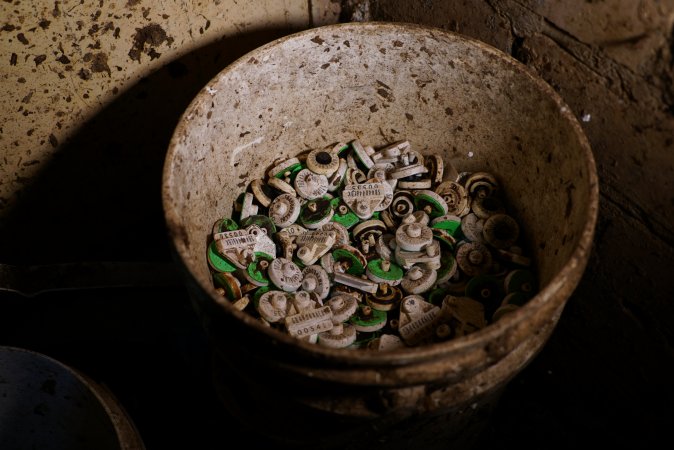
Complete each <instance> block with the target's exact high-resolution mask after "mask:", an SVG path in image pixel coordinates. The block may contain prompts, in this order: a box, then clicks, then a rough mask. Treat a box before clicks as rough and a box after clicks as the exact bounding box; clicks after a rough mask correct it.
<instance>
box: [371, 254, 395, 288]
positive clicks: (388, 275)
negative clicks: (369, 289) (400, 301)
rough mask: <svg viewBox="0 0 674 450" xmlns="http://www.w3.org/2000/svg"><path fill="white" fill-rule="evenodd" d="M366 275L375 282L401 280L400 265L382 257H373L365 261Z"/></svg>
mask: <svg viewBox="0 0 674 450" xmlns="http://www.w3.org/2000/svg"><path fill="white" fill-rule="evenodd" d="M366 273H367V277H368V278H369V279H370V280H372V281H374V282H375V283H389V284H393V283H391V282H396V281H399V280H402V278H403V275H404V273H403V269H402V267H400V266H398V265H397V264H394V263H392V262H390V261H385V260H383V259H373V260H372V261H370V262H369V263H367V270H366Z"/></svg>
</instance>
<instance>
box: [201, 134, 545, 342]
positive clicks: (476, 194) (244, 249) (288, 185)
mask: <svg viewBox="0 0 674 450" xmlns="http://www.w3.org/2000/svg"><path fill="white" fill-rule="evenodd" d="M501 192H502V190H501V188H500V185H499V182H498V181H497V179H496V177H495V176H494V175H492V174H490V173H487V172H472V173H469V172H458V171H457V170H456V169H455V168H454V167H453V166H452V165H451V163H449V162H448V161H443V159H442V158H441V157H440V156H439V155H436V154H431V155H422V154H421V153H419V152H417V151H415V150H413V149H412V146H411V144H410V143H409V142H408V141H398V142H395V143H392V144H390V145H386V146H384V147H381V148H378V149H375V148H373V147H370V146H365V145H363V144H362V143H361V142H360V141H359V140H357V139H356V140H353V141H351V142H348V143H338V144H336V145H331V146H329V147H326V148H320V149H314V150H311V151H309V152H304V153H302V154H300V155H298V156H296V157H293V158H289V159H285V160H279V161H276V162H275V164H273V166H272V167H271V168H270V169H269V170H268V171H267V173H266V177H265V178H264V179H256V180H253V181H252V182H251V183H250V184H249V186H248V188H247V189H246V191H245V192H243V193H242V194H241V195H240V196H239V197H238V198H237V201H236V202H235V205H234V207H233V214H232V216H231V217H224V218H220V219H218V220H216V221H215V223H214V226H213V230H212V234H211V239H210V241H209V245H208V251H207V259H208V264H209V266H210V268H211V272H212V275H213V283H214V286H215V288H216V291H217V292H218V294H219V295H221V296H222V297H223V298H226V299H228V300H229V301H231V302H232V304H233V305H234V307H235V308H238V309H240V310H243V311H246V312H248V313H250V314H253V315H255V316H256V317H258V318H259V320H260V321H262V322H263V323H264V324H265V325H267V326H269V327H273V328H277V329H279V330H281V331H283V332H285V333H288V334H290V335H291V336H293V337H295V338H297V339H300V340H304V341H307V342H310V343H317V344H318V345H322V346H326V347H331V348H362V349H369V350H378V351H385V350H393V349H396V348H402V347H407V346H417V345H423V344H429V343H434V342H440V341H446V340H448V339H453V338H457V337H460V336H464V335H466V334H470V333H473V332H475V331H477V330H480V329H482V328H484V327H485V326H487V325H488V324H490V323H492V322H494V321H497V320H499V319H500V318H501V317H503V316H504V315H506V314H509V313H511V312H513V311H515V310H517V309H518V308H520V307H521V306H523V305H524V304H525V303H526V302H527V301H528V300H529V299H531V298H532V297H533V296H534V295H535V294H536V293H537V290H538V286H537V279H536V275H535V273H534V272H533V269H532V261H531V259H530V258H529V257H527V256H526V255H525V254H524V251H523V244H522V242H521V236H522V233H521V229H520V225H519V224H518V222H517V221H516V220H515V219H514V218H513V216H512V215H510V214H509V212H508V210H507V207H506V204H505V202H504V200H503V198H502V196H501Z"/></svg>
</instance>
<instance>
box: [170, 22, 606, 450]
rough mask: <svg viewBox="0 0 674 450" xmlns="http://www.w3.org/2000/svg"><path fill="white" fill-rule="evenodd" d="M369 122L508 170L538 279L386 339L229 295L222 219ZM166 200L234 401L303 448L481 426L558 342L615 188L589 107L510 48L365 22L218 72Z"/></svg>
mask: <svg viewBox="0 0 674 450" xmlns="http://www.w3.org/2000/svg"><path fill="white" fill-rule="evenodd" d="M354 138H358V139H360V140H361V141H362V142H366V143H368V144H370V145H373V146H375V147H377V146H382V145H384V144H387V143H390V142H393V141H397V140H400V139H407V140H409V141H410V142H411V144H412V147H413V148H414V149H416V150H418V151H421V152H422V153H435V152H439V153H442V154H443V156H444V157H445V158H446V159H448V160H450V161H451V162H452V163H453V165H454V166H455V167H457V168H458V169H459V170H463V171H478V170H486V171H490V172H492V173H494V174H495V175H497V177H498V178H499V179H500V180H501V181H502V185H503V186H504V189H505V197H506V199H507V202H508V204H509V205H510V206H511V207H512V208H513V210H514V211H516V212H517V217H518V218H519V220H520V221H521V223H522V224H523V227H524V228H525V231H526V240H527V241H528V242H529V244H530V249H531V254H532V255H533V259H534V261H535V266H536V270H537V273H538V276H539V280H540V286H541V289H540V291H539V293H538V295H536V296H535V297H534V298H533V299H532V300H530V301H529V303H528V304H527V305H526V306H524V307H522V308H520V309H519V310H517V311H516V312H514V313H512V314H508V315H507V316H505V317H503V318H502V320H499V321H498V322H496V323H494V324H492V325H490V326H488V327H487V328H485V329H483V330H481V331H479V332H477V333H474V334H471V335H468V336H465V337H462V338H458V339H454V340H451V341H448V342H445V343H441V344H434V345H429V346H424V347H416V348H407V349H403V350H398V351H393V352H379V353H375V352H364V351H357V350H349V349H328V348H324V347H320V346H317V345H312V344H308V343H304V342H299V341H298V340H296V339H294V338H292V337H290V336H287V335H285V334H282V333H280V332H277V331H275V330H272V329H269V328H266V327H264V326H263V325H262V324H261V323H259V322H258V321H257V320H255V319H254V318H253V317H252V316H251V315H249V314H247V313H245V312H240V311H238V310H236V309H235V308H233V307H229V305H225V306H220V305H219V304H218V303H216V301H215V299H216V297H217V294H216V292H215V290H214V288H213V284H212V280H211V275H210V273H209V268H208V264H207V260H206V257H205V255H206V245H207V239H208V235H209V233H210V230H211V228H212V225H213V222H214V221H215V219H217V218H219V217H223V216H226V215H228V214H229V213H230V211H231V208H232V205H233V203H234V200H235V198H236V197H237V195H238V194H239V193H240V192H241V191H242V189H243V187H244V186H246V185H247V184H248V183H249V182H250V181H251V180H252V179H254V178H260V177H263V176H264V173H265V170H266V169H267V168H268V167H269V166H270V165H271V164H272V162H273V161H274V160H275V159H277V158H279V157H284V156H287V157H290V156H294V155H296V154H297V153H299V152H300V151H302V150H306V149H311V148H316V147H322V146H325V145H328V144H330V143H333V142H336V141H349V140H351V139H354ZM163 205H164V210H165V218H166V224H167V228H168V231H169V233H170V238H171V241H172V244H173V246H174V250H175V257H176V261H177V262H178V263H179V265H180V266H181V267H182V268H183V269H184V274H185V279H186V283H187V285H188V288H189V292H190V295H191V297H192V300H193V303H194V307H195V309H196V311H197V312H198V314H199V316H200V317H201V319H202V323H203V324H204V327H205V329H206V330H207V331H208V333H209V335H210V337H211V339H212V342H213V345H214V348H215V349H216V358H215V361H216V366H217V367H218V368H219V370H218V371H217V375H216V385H218V387H219V389H220V391H221V393H222V398H223V399H224V400H225V403H226V404H227V405H228V407H229V408H230V409H231V411H233V412H234V413H235V414H236V415H237V417H239V418H241V419H242V422H243V423H245V424H248V425H250V428H251V429H253V430H255V431H256V433H258V435H259V436H270V437H274V438H278V441H279V442H287V443H290V444H291V445H293V446H295V447H297V446H302V445H303V444H306V445H307V447H312V446H313V447H315V446H318V445H319V444H320V445H322V446H328V447H330V446H335V447H338V446H344V445H346V444H347V443H348V446H350V447H360V446H362V447H370V448H372V447H376V446H377V443H379V442H380V441H383V440H386V441H387V443H386V448H398V447H400V448H404V447H405V446H406V444H407V442H408V440H413V441H414V442H415V443H416V444H419V443H421V442H424V439H425V438H428V439H427V444H425V445H430V444H428V443H432V442H435V443H438V442H440V443H441V444H442V445H443V446H445V445H447V443H453V444H455V445H459V444H461V443H463V442H464V441H468V440H469V439H467V438H466V437H467V436H468V434H469V431H468V430H470V427H471V424H474V423H475V422H476V419H479V418H480V417H484V415H482V414H481V413H480V412H481V411H488V410H489V408H490V407H491V406H492V405H493V404H494V401H495V400H496V399H497V398H498V394H499V393H500V392H501V390H502V388H503V387H504V386H505V385H506V384H507V383H508V381H510V380H511V379H512V378H513V377H514V376H515V375H516V374H517V373H518V372H520V371H521V370H522V369H523V368H524V367H525V366H526V365H527V364H528V363H529V362H530V361H531V359H532V358H533V357H534V356H535V355H536V354H537V352H539V351H540V349H541V348H542V347H543V346H544V344H545V342H546V341H547V339H548V338H549V336H550V334H551V333H552V331H553V329H554V328H555V326H556V324H557V322H558V319H559V317H560V314H561V313H562V310H563V308H564V305H565V303H566V301H567V299H568V298H569V296H570V295H571V294H572V292H573V291H574V289H575V288H576V286H577V284H578V281H579V279H580V277H581V276H582V273H583V271H584V269H585V267H586V263H587V259H588V254H589V251H590V246H591V243H592V239H593V234H594V229H595V222H596V217H597V207H598V187H597V176H596V170H595V165H594V160H593V156H592V152H591V149H590V147H589V144H588V141H587V139H586V137H585V136H584V134H583V131H582V129H581V127H580V125H579V123H578V121H577V120H576V118H575V117H574V115H573V114H572V112H571V111H570V110H569V108H568V107H567V106H566V105H565V103H564V102H563V101H562V99H561V98H560V97H559V96H558V95H557V94H556V93H555V92H554V91H553V89H552V88H550V86H549V85H547V84H546V83H545V82H544V81H542V80H541V79H540V78H538V77H537V76H536V75H535V74H533V73H532V72H531V71H530V70H528V69H527V68H526V67H525V66H523V65H522V64H520V63H518V62H517V61H516V60H514V59H513V58H511V57H510V56H508V55H506V54H504V53H502V52H500V51H498V50H496V49H494V48H492V47H490V46H488V45H486V44H484V43H481V42H479V41H476V40H473V39H470V38H466V37H464V36H462V35H459V34H455V33H451V32H447V31H443V30H439V29H434V28H428V27H423V26H417V25H411V24H401V23H350V24H339V25H331V26H325V27H320V28H314V29H311V30H308V31H304V32H300V33H297V34H293V35H290V36H287V37H284V38H282V39H279V40H276V41H273V42H271V43H269V44H267V45H265V46H263V47H261V48H259V49H256V50H254V51H252V52H251V53H249V54H247V55H245V56H244V57H242V58H241V59H239V60H237V61H236V62H234V63H233V64H231V65H230V66H228V67H227V68H225V69H224V70H223V71H222V72H220V73H219V74H218V75H217V76H216V77H215V78H213V79H212V80H211V82H210V83H208V85H207V86H205V87H204V89H203V90H202V91H201V92H200V93H199V94H198V95H197V97H196V98H195V99H194V101H193V102H192V103H191V105H190V106H189V108H188V109H187V110H186V112H185V113H184V115H183V116H182V118H181V120H180V123H179V124H178V126H177V128H176V129H175V132H174V135H173V138H172V141H171V143H170V148H169V151H168V154H167V157H166V162H165V168H164V178H163ZM478 413H479V414H478Z"/></svg>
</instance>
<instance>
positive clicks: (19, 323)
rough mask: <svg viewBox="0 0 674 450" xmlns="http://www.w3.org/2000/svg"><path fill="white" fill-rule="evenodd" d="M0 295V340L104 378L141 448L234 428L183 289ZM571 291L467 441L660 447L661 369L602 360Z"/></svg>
mask: <svg viewBox="0 0 674 450" xmlns="http://www.w3.org/2000/svg"><path fill="white" fill-rule="evenodd" d="M0 301H1V305H2V309H1V311H0V342H2V343H3V344H4V345H10V346H17V347H22V348H28V349H31V350H35V351H38V352H42V353H45V354H47V355H49V356H52V357H54V358H56V359H58V360H60V361H62V362H64V363H66V364H69V365H71V366H73V367H75V368H77V369H79V370H81V371H83V372H84V373H85V374H88V375H90V376H91V377H92V378H93V379H94V380H96V381H99V382H101V383H103V384H104V385H106V386H107V387H109V388H110V389H111V390H112V392H113V393H114V394H115V395H116V396H117V398H118V399H119V401H120V402H121V404H122V405H123V406H124V407H125V408H126V409H127V411H128V413H129V415H130V417H131V418H132V420H133V421H134V422H135V424H136V426H137V427H138V430H139V433H140V435H141V437H142V439H143V440H144V442H145V445H146V446H147V449H148V450H158V449H164V448H169V447H170V448H192V449H204V450H210V449H219V448H229V447H230V445H229V444H228V443H227V440H228V439H231V438H233V436H235V435H236V433H237V430H238V427H236V426H234V425H233V424H234V422H233V420H232V419H231V418H230V417H228V416H227V413H226V412H225V411H224V408H223V407H222V405H221V404H220V403H219V401H218V400H217V396H216V395H215V392H214V390H213V386H212V383H211V379H210V374H211V372H210V367H211V366H210V352H209V345H208V342H207V340H206V338H205V336H204V335H203V334H202V331H201V328H200V326H199V324H198V323H197V321H196V317H195V314H194V312H193V310H192V308H191V304H190V303H189V301H188V299H187V294H186V292H185V291H183V290H182V289H180V288H173V287H172V288H119V289H103V290H89V291H72V292H56V293H48V294H43V295H40V296H38V297H36V298H33V299H27V298H23V297H19V296H16V295H10V294H3V295H2V296H0ZM580 301H581V300H580V299H576V298H574V299H572V301H571V304H570V305H569V308H567V310H566V311H565V313H564V314H563V316H562V319H561V321H560V323H559V326H558V327H557V329H556V331H555V333H554V334H553V336H552V338H551V340H550V341H549V343H548V344H547V345H546V346H545V348H544V349H543V351H542V353H541V354H540V355H539V356H538V357H537V358H536V359H535V360H534V361H533V362H532V363H531V364H530V366H529V367H527V368H526V369H525V370H524V371H523V372H522V373H521V374H520V375H519V376H517V377H516V378H515V379H514V380H513V381H512V382H511V384H510V385H509V386H508V387H507V388H506V390H505V392H504V394H503V396H502V398H501V400H500V402H499V403H498V406H497V408H496V410H495V412H494V414H493V417H492V419H491V421H490V422H489V425H488V426H487V429H486V430H485V431H484V432H483V433H482V435H481V438H480V441H479V443H478V445H477V449H491V448H495V447H501V448H504V447H505V448H559V449H572V448H579V447H581V446H583V445H585V444H587V443H588V442H590V443H592V442H594V443H596V444H601V445H602V447H605V448H618V449H619V448H660V445H659V444H658V443H659V442H662V440H663V439H665V441H666V440H667V439H668V435H669V428H670V427H671V425H672V424H673V423H674V413H673V411H672V408H671V405H672V400H674V396H673V395H672V383H671V379H669V380H657V379H654V378H652V374H649V373H648V370H649V368H648V367H639V366H636V365H635V363H636V361H633V360H624V361H611V360H610V359H611V358H616V357H617V356H616V355H617V354H619V353H618V352H615V351H607V352H606V355H605V357H603V358H602V357H601V356H599V357H597V355H596V354H595V353H594V352H593V351H592V350H591V349H590V350H588V349H587V348H586V345H585V342H584V339H587V340H592V336H593V333H596V335H597V336H598V337H599V336H600V335H601V333H602V331H601V330H600V329H594V328H595V327H596V326H597V325H598V324H594V325H593V324H587V327H586V330H585V333H587V334H586V335H580V334H579V331H578V328H577V325H578V324H577V323H574V321H576V320H577V319H578V315H577V314H575V312H574V310H575V309H576V308H577V306H576V305H575V303H576V302H580ZM643 351H644V352H646V353H647V352H648V349H643ZM621 367H622V369H621V371H620V372H619V373H616V372H615V369H616V368H621ZM663 369H665V368H663ZM670 369H671V368H670ZM664 372H667V370H664ZM228 436H229V437H228Z"/></svg>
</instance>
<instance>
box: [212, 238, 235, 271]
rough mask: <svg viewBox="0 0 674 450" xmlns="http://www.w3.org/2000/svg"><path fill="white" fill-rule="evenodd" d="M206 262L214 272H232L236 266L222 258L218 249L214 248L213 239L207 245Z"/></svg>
mask: <svg viewBox="0 0 674 450" xmlns="http://www.w3.org/2000/svg"><path fill="white" fill-rule="evenodd" d="M208 264H209V265H210V266H211V268H212V269H213V270H215V271H216V272H234V271H235V270H236V267H235V266H234V265H233V264H232V263H230V262H229V261H227V259H225V258H223V257H222V256H221V255H220V253H218V250H217V249H216V248H215V241H213V242H211V243H210V245H209V246H208Z"/></svg>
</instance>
